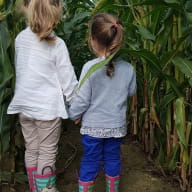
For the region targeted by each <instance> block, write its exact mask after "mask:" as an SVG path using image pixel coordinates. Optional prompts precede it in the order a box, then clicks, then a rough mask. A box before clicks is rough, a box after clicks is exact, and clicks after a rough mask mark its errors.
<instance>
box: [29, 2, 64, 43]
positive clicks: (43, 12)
mask: <svg viewBox="0 0 192 192" xmlns="http://www.w3.org/2000/svg"><path fill="white" fill-rule="evenodd" d="M61 13H62V6H61V2H60V0H30V3H29V5H28V11H27V16H28V22H29V26H30V28H31V30H32V31H33V32H34V33H35V34H37V36H38V37H39V39H40V41H42V40H47V41H49V42H53V41H55V35H50V34H51V32H52V30H53V28H54V27H55V26H56V25H57V24H58V23H59V21H60V18H61Z"/></svg>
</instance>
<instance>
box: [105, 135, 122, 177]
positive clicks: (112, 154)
mask: <svg viewBox="0 0 192 192" xmlns="http://www.w3.org/2000/svg"><path fill="white" fill-rule="evenodd" d="M122 141H123V138H107V139H105V140H104V149H103V150H104V151H103V158H104V171H105V174H107V175H108V176H110V177H116V176H119V175H120V172H121V157H120V146H121V144H122Z"/></svg>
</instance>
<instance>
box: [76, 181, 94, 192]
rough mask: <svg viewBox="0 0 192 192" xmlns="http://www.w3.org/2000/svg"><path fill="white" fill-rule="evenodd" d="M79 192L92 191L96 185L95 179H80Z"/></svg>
mask: <svg viewBox="0 0 192 192" xmlns="http://www.w3.org/2000/svg"><path fill="white" fill-rule="evenodd" d="M78 183H79V192H92V191H93V187H94V182H93V181H88V182H83V181H80V180H79V182H78Z"/></svg>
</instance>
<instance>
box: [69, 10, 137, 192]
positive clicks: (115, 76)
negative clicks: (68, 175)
mask: <svg viewBox="0 0 192 192" xmlns="http://www.w3.org/2000/svg"><path fill="white" fill-rule="evenodd" d="M122 42H123V26H122V24H121V23H120V21H119V19H118V18H117V17H116V16H113V15H110V14H105V13H103V14H97V15H95V16H94V17H93V19H92V22H91V27H90V35H89V44H90V47H91V49H92V51H93V53H94V54H95V55H96V57H97V58H96V59H93V60H91V61H88V62H87V63H86V64H85V65H84V67H83V69H82V73H81V76H80V81H79V82H81V80H82V78H83V77H84V75H85V74H86V73H87V71H88V70H89V69H90V67H91V66H93V65H94V64H96V63H98V62H100V61H102V60H104V59H106V58H108V57H110V56H111V55H112V54H114V53H116V52H117V51H118V50H119V49H120V47H121V45H122ZM135 92H136V74H135V71H134V68H133V66H132V65H131V64H129V63H128V62H126V61H123V60H121V59H112V60H111V61H110V62H109V63H108V64H107V65H106V66H104V67H102V68H101V69H99V70H97V71H96V72H94V73H93V74H92V75H91V76H90V77H89V78H88V79H87V80H86V82H85V83H84V84H83V85H82V87H81V88H80V90H79V92H77V95H76V97H75V98H74V100H73V101H72V103H71V106H70V108H69V116H70V118H71V119H72V120H74V121H76V122H78V121H79V119H80V118H82V126H81V130H80V133H81V135H82V146H83V157H82V160H81V164H80V174H79V182H78V183H79V192H92V190H93V186H94V180H95V177H96V176H97V174H98V172H99V170H100V169H101V167H102V168H103V169H104V172H105V175H106V191H107V192H117V191H118V185H119V178H120V173H121V158H120V145H121V143H122V141H123V137H124V136H125V135H126V133H127V128H126V110H127V98H128V96H132V95H133V94H134V93H135ZM101 162H103V164H101Z"/></svg>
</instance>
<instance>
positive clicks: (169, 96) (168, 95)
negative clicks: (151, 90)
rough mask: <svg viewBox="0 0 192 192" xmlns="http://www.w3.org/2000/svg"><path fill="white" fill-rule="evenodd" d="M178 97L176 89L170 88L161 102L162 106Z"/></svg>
mask: <svg viewBox="0 0 192 192" xmlns="http://www.w3.org/2000/svg"><path fill="white" fill-rule="evenodd" d="M176 98H177V95H176V94H175V92H174V91H172V90H170V91H168V93H166V94H165V96H164V97H163V98H162V100H161V102H160V108H164V107H166V106H167V105H168V104H169V103H171V102H172V101H173V100H175V99H176Z"/></svg>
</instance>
